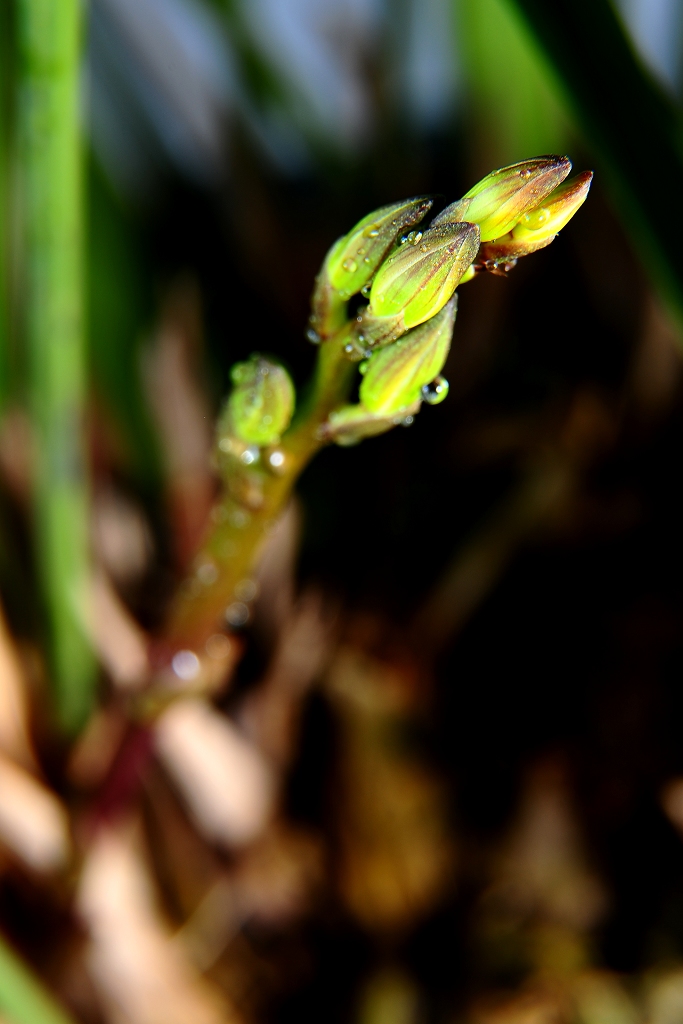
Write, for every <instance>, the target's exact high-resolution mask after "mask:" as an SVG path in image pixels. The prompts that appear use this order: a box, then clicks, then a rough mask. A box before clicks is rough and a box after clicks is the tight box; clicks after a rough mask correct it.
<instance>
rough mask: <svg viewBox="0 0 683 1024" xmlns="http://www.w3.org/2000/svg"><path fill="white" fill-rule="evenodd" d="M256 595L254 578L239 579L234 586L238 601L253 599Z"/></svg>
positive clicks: (256, 585)
mask: <svg viewBox="0 0 683 1024" xmlns="http://www.w3.org/2000/svg"><path fill="white" fill-rule="evenodd" d="M257 596H258V583H256V582H255V580H240V581H239V583H238V584H237V586H236V587H235V597H236V598H237V599H238V601H245V602H248V601H253V600H254V599H255V598H256V597H257Z"/></svg>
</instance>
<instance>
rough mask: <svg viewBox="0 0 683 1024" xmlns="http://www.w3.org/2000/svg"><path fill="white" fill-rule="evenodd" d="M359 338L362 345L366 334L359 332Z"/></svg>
mask: <svg viewBox="0 0 683 1024" xmlns="http://www.w3.org/2000/svg"><path fill="white" fill-rule="evenodd" d="M358 340H359V342H360V343H361V345H362V344H363V342H364V341H365V335H364V334H359V335H358Z"/></svg>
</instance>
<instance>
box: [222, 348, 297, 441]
mask: <svg viewBox="0 0 683 1024" xmlns="http://www.w3.org/2000/svg"><path fill="white" fill-rule="evenodd" d="M230 376H231V378H232V382H233V384H234V385H235V386H234V388H233V391H232V394H231V395H230V397H229V398H228V401H227V403H226V409H225V413H224V414H223V416H222V417H221V423H220V425H219V431H222V432H223V433H226V434H234V435H235V436H236V437H238V438H239V439H240V441H243V442H244V443H245V444H248V445H252V444H253V445H259V446H262V445H268V444H276V443H277V442H278V441H279V440H280V437H281V435H282V434H283V433H284V431H285V430H286V429H287V427H288V426H289V424H290V421H291V419H292V413H293V412H294V402H295V394H294V385H293V384H292V381H291V380H290V377H289V374H288V373H287V371H286V370H285V369H284V367H282V366H280V365H279V364H278V363H274V362H272V361H271V360H270V359H264V358H263V356H259V355H253V356H252V357H251V359H249V360H248V362H246V363H236V364H235V365H234V366H233V368H232V370H231V372H230Z"/></svg>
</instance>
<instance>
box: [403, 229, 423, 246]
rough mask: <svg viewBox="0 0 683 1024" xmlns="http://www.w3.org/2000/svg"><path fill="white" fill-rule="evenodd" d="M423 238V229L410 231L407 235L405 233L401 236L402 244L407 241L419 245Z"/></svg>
mask: <svg viewBox="0 0 683 1024" xmlns="http://www.w3.org/2000/svg"><path fill="white" fill-rule="evenodd" d="M421 238H422V232H421V231H409V232H408V234H407V235H403V237H402V238H401V245H405V243H406V242H410V244H411V245H417V243H418V242H419V241H420V239H421Z"/></svg>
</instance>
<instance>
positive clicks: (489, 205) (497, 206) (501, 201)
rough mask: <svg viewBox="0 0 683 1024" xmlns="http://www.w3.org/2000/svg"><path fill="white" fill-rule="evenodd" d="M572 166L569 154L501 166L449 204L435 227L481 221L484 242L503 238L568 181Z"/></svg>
mask: <svg viewBox="0 0 683 1024" xmlns="http://www.w3.org/2000/svg"><path fill="white" fill-rule="evenodd" d="M571 167H572V165H571V160H570V159H569V158H568V157H566V156H538V157H535V158H534V159H533V160H524V161H522V162H521V163H518V164H511V165H510V166H509V167H501V168H500V169H499V170H497V171H492V172H491V173H490V174H487V175H486V177H485V178H482V180H481V181H480V182H478V183H477V184H476V185H475V186H474V187H473V188H471V189H470V190H469V192H468V193H467V194H466V195H465V196H464V198H463V199H461V200H459V202H457V203H453V204H452V205H451V206H447V207H446V209H445V210H443V211H442V212H441V213H440V214H439V215H438V217H435V219H434V220H433V221H432V227H434V226H437V225H439V224H446V223H449V222H452V221H453V220H454V219H456V218H457V219H458V220H468V221H471V222H472V223H473V224H478V225H479V228H480V232H481V241H482V242H488V241H490V240H491V239H493V238H500V237H501V235H506V234H507V233H508V231H511V230H512V228H514V226H515V225H516V224H517V223H518V222H519V221H520V220H521V218H522V217H523V216H524V215H525V214H526V213H528V212H529V211H530V210H532V209H534V207H537V206H539V205H540V204H541V203H542V202H543V200H544V199H545V198H546V196H548V195H549V194H550V193H551V192H552V191H553V189H555V188H557V186H558V185H559V184H560V183H561V182H563V181H564V179H565V178H566V177H567V175H568V174H569V172H570V170H571Z"/></svg>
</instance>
